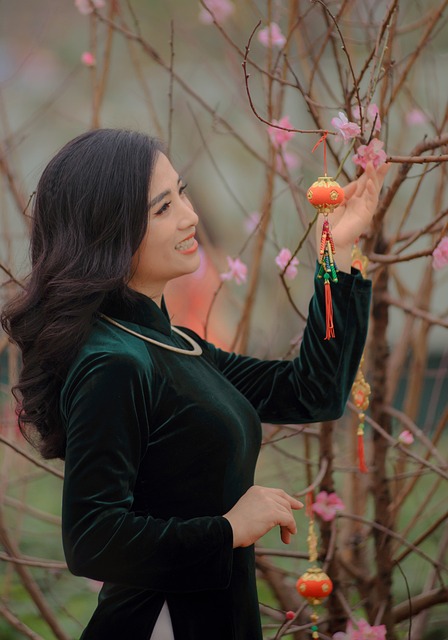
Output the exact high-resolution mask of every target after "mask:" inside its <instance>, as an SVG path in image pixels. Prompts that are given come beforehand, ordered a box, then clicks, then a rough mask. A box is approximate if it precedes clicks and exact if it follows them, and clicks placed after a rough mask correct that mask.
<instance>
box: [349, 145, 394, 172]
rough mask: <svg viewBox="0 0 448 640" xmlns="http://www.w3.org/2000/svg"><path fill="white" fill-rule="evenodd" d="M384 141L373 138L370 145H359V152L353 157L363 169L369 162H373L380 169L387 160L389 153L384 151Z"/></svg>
mask: <svg viewBox="0 0 448 640" xmlns="http://www.w3.org/2000/svg"><path fill="white" fill-rule="evenodd" d="M383 145H384V142H382V141H381V140H378V139H377V138H373V140H371V141H370V142H369V144H368V145H365V144H362V145H361V146H360V147H358V152H357V153H355V155H354V156H353V157H352V160H353V162H354V163H355V164H358V165H360V166H361V167H362V168H363V169H365V168H366V166H367V163H368V162H371V163H372V164H373V166H374V167H375V169H378V167H380V166H381V165H382V164H384V163H385V162H386V160H387V154H386V152H385V151H383V148H382V147H383Z"/></svg>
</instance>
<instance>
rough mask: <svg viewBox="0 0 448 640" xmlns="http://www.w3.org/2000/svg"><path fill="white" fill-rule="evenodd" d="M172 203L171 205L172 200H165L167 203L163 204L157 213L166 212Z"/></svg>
mask: <svg viewBox="0 0 448 640" xmlns="http://www.w3.org/2000/svg"><path fill="white" fill-rule="evenodd" d="M170 205H171V202H165V204H164V205H162V206H161V207H160V209H159V210H158V211H156V212H155V215H156V216H158V215H159V214H161V213H165V211H168V209H169V208H170Z"/></svg>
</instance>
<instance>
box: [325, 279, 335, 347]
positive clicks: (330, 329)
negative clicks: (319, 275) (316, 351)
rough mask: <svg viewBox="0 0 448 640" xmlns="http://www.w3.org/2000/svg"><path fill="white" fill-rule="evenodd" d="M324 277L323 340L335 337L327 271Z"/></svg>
mask: <svg viewBox="0 0 448 640" xmlns="http://www.w3.org/2000/svg"><path fill="white" fill-rule="evenodd" d="M324 279H325V286H324V289H325V326H326V330H327V332H326V334H325V340H330V338H334V337H335V333H334V324H333V300H332V298H331V286H330V277H329V275H328V273H326V274H325V275H324Z"/></svg>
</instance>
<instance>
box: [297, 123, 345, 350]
mask: <svg viewBox="0 0 448 640" xmlns="http://www.w3.org/2000/svg"><path fill="white" fill-rule="evenodd" d="M327 134H328V132H327V131H324V133H323V135H322V137H321V138H320V139H319V140H318V142H317V143H316V144H315V145H314V148H313V151H314V150H315V149H316V148H317V147H318V146H319V145H320V143H321V142H323V143H324V168H325V175H324V176H322V177H320V178H318V179H317V180H316V181H315V182H313V184H312V185H311V187H310V188H309V189H308V191H307V194H306V195H307V198H308V200H309V201H310V203H311V204H312V205H313V207H315V208H316V209H317V211H318V213H322V214H323V215H324V223H323V226H322V235H321V239H320V249H319V263H320V267H319V271H318V274H317V277H318V278H323V279H324V284H325V286H324V289H325V326H326V333H325V340H330V338H334V337H335V332H334V325H333V303H332V298H331V287H330V281H331V282H337V281H338V274H337V266H336V262H335V260H334V254H335V253H336V252H335V248H334V242H333V237H332V235H331V229H330V223H329V222H328V214H329V213H332V212H333V211H334V209H335V208H336V207H337V206H338V205H340V204H341V203H342V202H343V201H344V190H343V189H342V187H341V186H340V185H339V184H338V183H337V182H336V180H333V178H330V177H329V176H327Z"/></svg>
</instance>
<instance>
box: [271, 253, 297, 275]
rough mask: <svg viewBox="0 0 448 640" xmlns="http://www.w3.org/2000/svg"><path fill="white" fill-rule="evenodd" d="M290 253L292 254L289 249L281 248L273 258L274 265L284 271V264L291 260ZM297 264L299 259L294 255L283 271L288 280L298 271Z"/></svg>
mask: <svg viewBox="0 0 448 640" xmlns="http://www.w3.org/2000/svg"><path fill="white" fill-rule="evenodd" d="M291 255H292V254H291V251H290V250H289V249H282V250H281V251H280V253H279V254H278V255H277V257H276V258H275V263H276V265H277V266H278V267H279V268H280V269H281V270H282V271H284V269H285V267H286V265H287V264H288V262H289V261H290V260H291ZM298 265H299V261H298V260H297V258H296V257H294V258H293V259H292V260H291V262H290V263H289V265H288V267H287V269H286V271H285V277H286V278H288V280H294V278H295V277H296V275H297V272H298V269H297V267H298Z"/></svg>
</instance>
